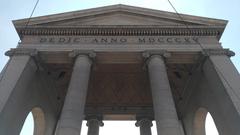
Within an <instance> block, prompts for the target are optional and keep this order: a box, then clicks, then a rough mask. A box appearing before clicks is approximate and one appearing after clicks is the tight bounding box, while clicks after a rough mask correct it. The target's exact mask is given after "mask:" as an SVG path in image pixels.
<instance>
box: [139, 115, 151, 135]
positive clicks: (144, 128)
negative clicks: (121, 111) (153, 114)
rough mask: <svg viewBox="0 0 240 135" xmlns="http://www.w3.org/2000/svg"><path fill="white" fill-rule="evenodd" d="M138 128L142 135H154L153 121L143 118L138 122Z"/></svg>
mask: <svg viewBox="0 0 240 135" xmlns="http://www.w3.org/2000/svg"><path fill="white" fill-rule="evenodd" d="M135 125H136V126H137V127H140V135H152V131H151V127H152V126H153V124H152V120H150V119H147V118H143V119H140V120H138V121H137V122H136V124H135Z"/></svg>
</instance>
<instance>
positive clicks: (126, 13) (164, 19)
mask: <svg viewBox="0 0 240 135" xmlns="http://www.w3.org/2000/svg"><path fill="white" fill-rule="evenodd" d="M27 22H28V19H22V20H16V21H14V24H15V27H16V28H17V27H21V26H25V24H26V23H27ZM186 24H187V25H193V26H199V25H202V26H211V25H213V26H214V25H215V26H216V25H217V26H225V25H226V21H224V20H217V19H210V18H204V17H197V16H190V15H183V14H181V17H179V15H178V14H175V13H171V12H166V11H159V10H152V9H146V8H140V7H132V6H126V5H113V6H107V7H100V8H93V9H87V10H80V11H74V12H68V13H62V14H55V15H48V16H42V17H35V18H31V20H30V22H29V24H28V25H29V26H86V25H161V26H162V25H164V26H176V25H186Z"/></svg>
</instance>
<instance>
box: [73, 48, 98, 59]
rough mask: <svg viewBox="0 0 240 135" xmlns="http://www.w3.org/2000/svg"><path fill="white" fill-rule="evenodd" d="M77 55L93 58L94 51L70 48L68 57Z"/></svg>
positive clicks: (94, 55)
mask: <svg viewBox="0 0 240 135" xmlns="http://www.w3.org/2000/svg"><path fill="white" fill-rule="evenodd" d="M79 55H85V56H88V57H89V58H91V59H94V58H95V57H96V53H95V52H94V51H93V50H72V51H71V52H70V53H69V57H71V58H74V57H77V56H79Z"/></svg>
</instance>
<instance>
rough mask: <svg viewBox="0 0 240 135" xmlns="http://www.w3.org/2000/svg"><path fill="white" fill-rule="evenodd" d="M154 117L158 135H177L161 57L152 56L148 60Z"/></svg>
mask: <svg viewBox="0 0 240 135" xmlns="http://www.w3.org/2000/svg"><path fill="white" fill-rule="evenodd" d="M147 67H148V72H149V79H150V84H151V89H152V98H153V108H154V116H155V120H156V124H157V132H158V134H159V135H179V134H181V127H180V125H179V122H178V116H177V112H176V108H175V105H174V101H173V97H172V93H171V88H170V85H169V81H168V76H167V71H166V67H165V64H164V60H163V57H162V56H160V55H153V56H151V57H150V58H149V60H148V65H147Z"/></svg>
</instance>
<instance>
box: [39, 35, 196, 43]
mask: <svg viewBox="0 0 240 135" xmlns="http://www.w3.org/2000/svg"><path fill="white" fill-rule="evenodd" d="M38 42H39V43H40V44H120V45H121V44H140V45H141V44H156V45H157V44H197V43H198V42H199V39H198V38H197V37H165V36H164V37H157V36H149V37H141V36H139V37H135V36H134V37H133V36H128V37H116V36H110V37H104V36H103V37H100V36H98V37H82V36H81V37H78V36H73V37H65V36H64V37H39V38H38Z"/></svg>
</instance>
